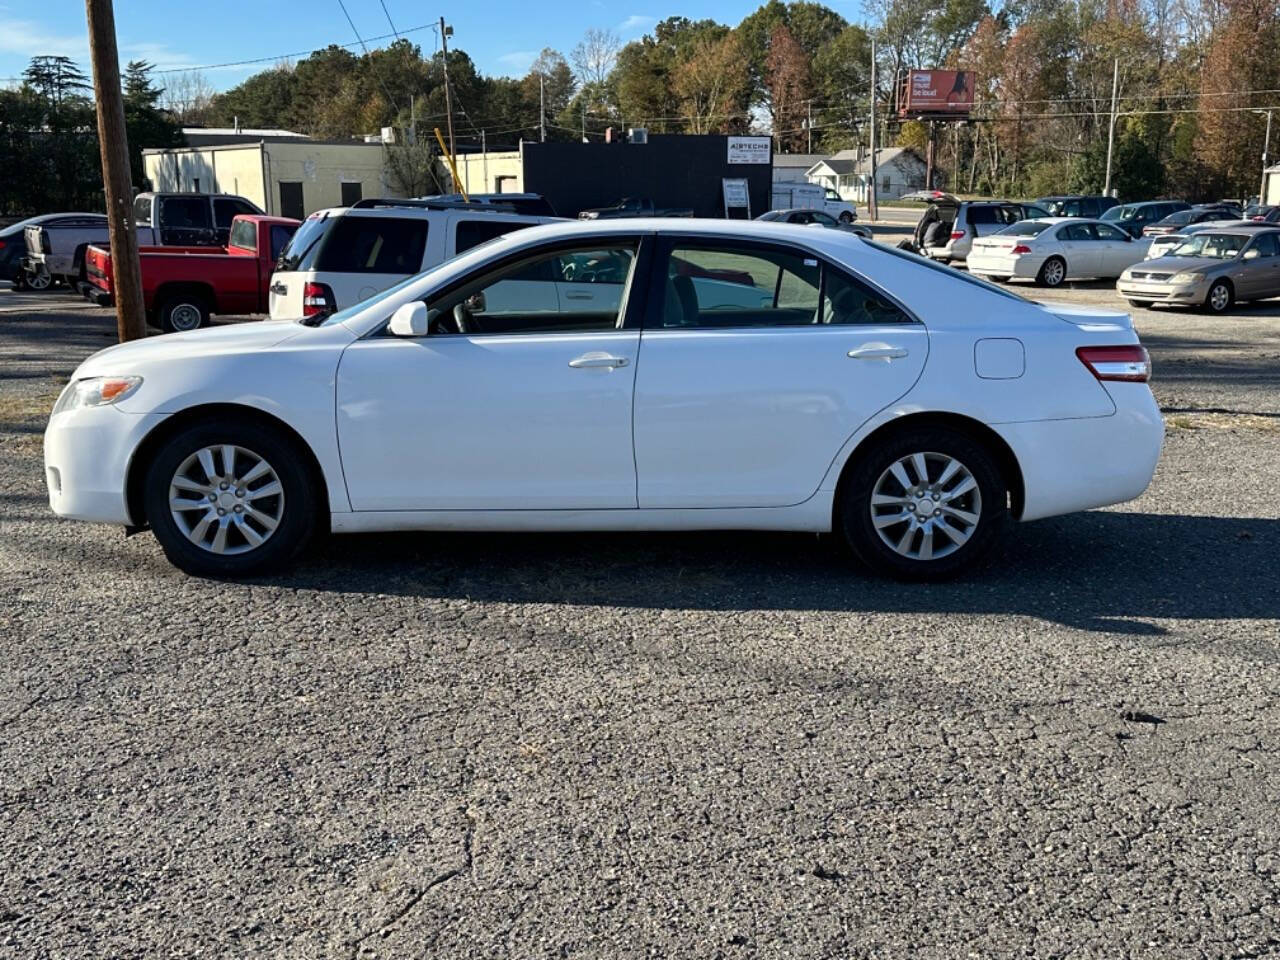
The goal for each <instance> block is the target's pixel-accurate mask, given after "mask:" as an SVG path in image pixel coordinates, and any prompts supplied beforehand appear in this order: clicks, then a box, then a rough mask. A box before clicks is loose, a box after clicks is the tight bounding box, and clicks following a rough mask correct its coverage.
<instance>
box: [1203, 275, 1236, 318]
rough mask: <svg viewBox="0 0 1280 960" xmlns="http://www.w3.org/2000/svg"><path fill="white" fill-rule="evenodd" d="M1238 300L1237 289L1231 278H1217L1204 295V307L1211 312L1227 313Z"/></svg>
mask: <svg viewBox="0 0 1280 960" xmlns="http://www.w3.org/2000/svg"><path fill="white" fill-rule="evenodd" d="M1235 302H1236V291H1235V288H1234V287H1233V286H1231V281H1230V280H1215V281H1214V283H1213V286H1211V287H1210V288H1209V292H1208V293H1207V294H1205V297H1204V309H1205V310H1207V311H1208V312H1209V313H1226V312H1227V311H1228V310H1230V309H1231V308H1232V307H1233V306H1234V305H1235Z"/></svg>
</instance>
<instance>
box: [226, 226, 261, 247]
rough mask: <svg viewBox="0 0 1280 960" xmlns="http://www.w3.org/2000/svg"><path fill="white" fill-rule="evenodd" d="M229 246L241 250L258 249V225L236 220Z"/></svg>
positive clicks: (232, 227)
mask: <svg viewBox="0 0 1280 960" xmlns="http://www.w3.org/2000/svg"><path fill="white" fill-rule="evenodd" d="M228 245H229V246H232V247H239V248H240V249H241V250H257V249H258V225H257V224H256V223H254V222H253V221H252V220H235V221H233V222H232V224H231V239H230V240H229V241H228Z"/></svg>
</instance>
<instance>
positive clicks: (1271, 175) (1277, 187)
mask: <svg viewBox="0 0 1280 960" xmlns="http://www.w3.org/2000/svg"><path fill="white" fill-rule="evenodd" d="M1263 176H1264V177H1265V178H1266V183H1267V187H1266V191H1265V194H1264V196H1263V197H1262V198H1261V199H1262V202H1263V203H1280V163H1277V164H1275V165H1274V166H1270V167H1267V169H1266V170H1264V171H1263Z"/></svg>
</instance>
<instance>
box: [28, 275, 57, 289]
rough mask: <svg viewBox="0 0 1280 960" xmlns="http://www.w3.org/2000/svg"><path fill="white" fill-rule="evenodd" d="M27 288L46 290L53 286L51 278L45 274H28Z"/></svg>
mask: <svg viewBox="0 0 1280 960" xmlns="http://www.w3.org/2000/svg"><path fill="white" fill-rule="evenodd" d="M27 286H28V287H30V288H31V289H32V290H48V289H49V288H50V287H51V286H53V277H52V276H50V275H49V274H47V273H28V274H27Z"/></svg>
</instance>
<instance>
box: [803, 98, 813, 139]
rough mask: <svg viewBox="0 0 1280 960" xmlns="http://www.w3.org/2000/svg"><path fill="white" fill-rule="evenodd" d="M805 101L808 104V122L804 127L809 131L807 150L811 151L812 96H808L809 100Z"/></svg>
mask: <svg viewBox="0 0 1280 960" xmlns="http://www.w3.org/2000/svg"><path fill="white" fill-rule="evenodd" d="M806 102H807V103H808V105H809V122H808V124H807V125H806V127H805V129H806V130H808V131H809V150H808V152H809V153H813V98H812V97H810V98H809V100H808V101H806Z"/></svg>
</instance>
